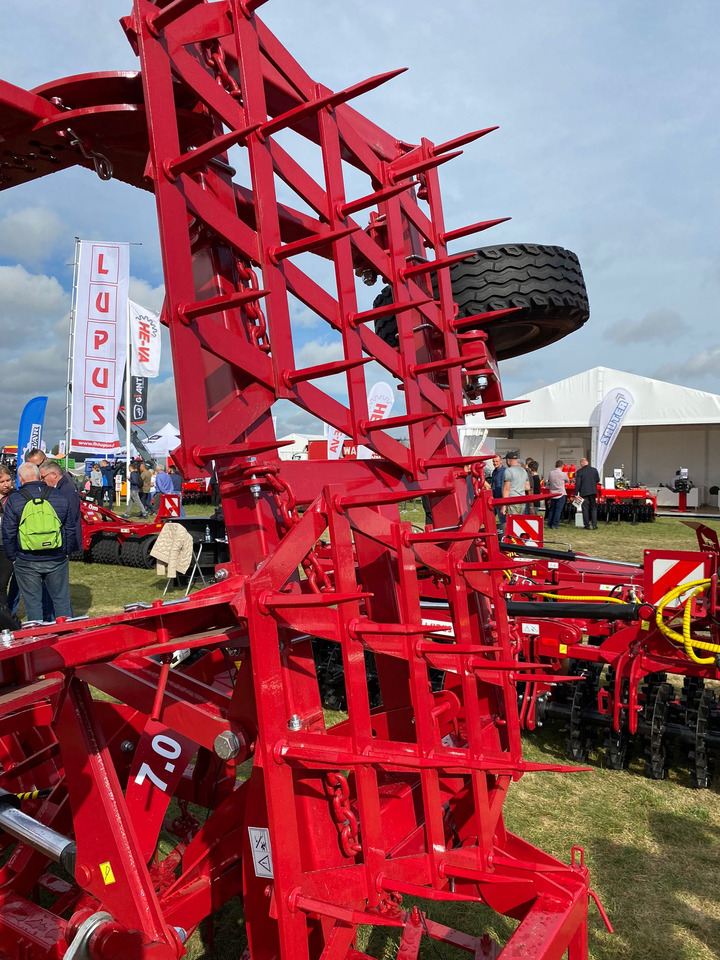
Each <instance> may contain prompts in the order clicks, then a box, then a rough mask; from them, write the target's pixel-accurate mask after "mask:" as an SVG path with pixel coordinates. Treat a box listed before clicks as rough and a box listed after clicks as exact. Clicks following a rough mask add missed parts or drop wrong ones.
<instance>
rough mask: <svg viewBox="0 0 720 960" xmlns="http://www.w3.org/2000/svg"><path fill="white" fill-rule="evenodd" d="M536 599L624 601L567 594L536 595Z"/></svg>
mask: <svg viewBox="0 0 720 960" xmlns="http://www.w3.org/2000/svg"><path fill="white" fill-rule="evenodd" d="M535 596H537V597H548V598H549V599H550V600H597V601H598V603H625V602H626V601H625V600H620V599H619V597H602V596H599V595H598V594H595V595H593V596H591V597H571V596H569V595H568V594H564V593H537V594H535Z"/></svg>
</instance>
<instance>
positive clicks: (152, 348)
mask: <svg viewBox="0 0 720 960" xmlns="http://www.w3.org/2000/svg"><path fill="white" fill-rule="evenodd" d="M128 318H129V321H130V345H131V347H132V352H131V357H132V359H131V361H130V373H131V374H132V376H133V377H156V376H157V375H158V373H159V372H160V317H159V316H158V315H157V314H156V313H154V312H153V311H152V310H147V309H146V308H145V307H141V306H140V304H139V303H135V301H134V300H128Z"/></svg>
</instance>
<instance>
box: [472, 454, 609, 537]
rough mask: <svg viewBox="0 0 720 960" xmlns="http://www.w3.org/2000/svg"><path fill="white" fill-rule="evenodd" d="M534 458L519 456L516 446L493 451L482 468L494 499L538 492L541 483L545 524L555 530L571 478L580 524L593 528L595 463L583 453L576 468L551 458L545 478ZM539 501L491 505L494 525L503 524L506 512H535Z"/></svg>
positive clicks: (537, 494)
mask: <svg viewBox="0 0 720 960" xmlns="http://www.w3.org/2000/svg"><path fill="white" fill-rule="evenodd" d="M538 467H539V464H538V462H537V460H532V459H530V458H528V459H527V460H521V459H520V454H519V452H518V451H517V450H509V451H508V452H507V453H506V454H505V462H504V463H503V458H502V457H501V456H500V455H499V454H496V455H495V456H494V457H493V458H492V461H491V466H490V467H488V468H487V469H486V472H485V480H486V483H487V485H488V487H489V489H490V490H491V491H492V495H493V497H494V498H495V499H507V498H513V497H526V496H530V495H531V494H534V495H535V496H539V495H540V494H541V493H542V488H543V485H545V486H546V487H547V490H548V493H547V495H546V496H545V498H544V502H545V525H546V527H547V528H548V529H549V530H557V529H558V528H559V526H560V519H561V517H562V514H563V510H564V509H565V502H566V500H567V485H568V483H570V482H571V481H572V482H573V483H574V484H575V487H574V494H573V496H574V498H575V501H576V502H577V504H578V505H579V506H580V507H581V509H582V518H583V526H584V528H585V529H586V530H597V488H598V484H599V483H600V475H599V473H598V472H597V470H596V469H595V467H592V466H590V462H589V461H588V459H587V458H586V457H583V458H582V459H581V460H580V468H579V469H578V470H577V472H575V470H574V468H573V469H572V471H571V470H570V469H569V468H568V467H566V466H565V463H564V462H563V461H562V460H557V461H556V462H555V467H554V468H553V469H552V470H551V471H550V472H549V473H548V475H547V479H546V480H544V481H543V478H541V477H540V475H539V474H538ZM541 502H542V501H540V500H536V501H532V502H530V503H508V504H502V505H499V506H496V507H495V515H496V517H497V522H498V526H499V527H500V529H501V530H504V528H505V520H506V517H507V516H508V515H510V514H518V513H537V512H538V508H539V505H540V503H541Z"/></svg>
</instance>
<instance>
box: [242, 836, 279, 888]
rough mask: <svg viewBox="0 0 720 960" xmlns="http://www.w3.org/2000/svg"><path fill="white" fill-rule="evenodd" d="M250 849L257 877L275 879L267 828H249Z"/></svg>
mask: <svg viewBox="0 0 720 960" xmlns="http://www.w3.org/2000/svg"><path fill="white" fill-rule="evenodd" d="M248 835H249V837H250V848H251V849H252V858H253V866H254V867H255V876H256V877H269V878H270V879H272V878H273V876H274V874H273V865H272V851H271V850H270V833H269V831H268V828H267V827H248Z"/></svg>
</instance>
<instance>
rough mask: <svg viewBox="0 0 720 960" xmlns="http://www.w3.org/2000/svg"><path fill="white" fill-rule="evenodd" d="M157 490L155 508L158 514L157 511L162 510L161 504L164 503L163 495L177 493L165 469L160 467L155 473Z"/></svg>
mask: <svg viewBox="0 0 720 960" xmlns="http://www.w3.org/2000/svg"><path fill="white" fill-rule="evenodd" d="M155 490H156V491H157V492H156V494H155V501H154V503H153V507H154V508H155V512H156V513H157V511H158V510H159V509H160V504H161V503H162V495H163V494H164V493H175V489H174V487H173V482H172V480H171V479H170V477H169V476H168V474H167V473H166V471H165V467H160V466H158V468H157V470H156V471H155Z"/></svg>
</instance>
